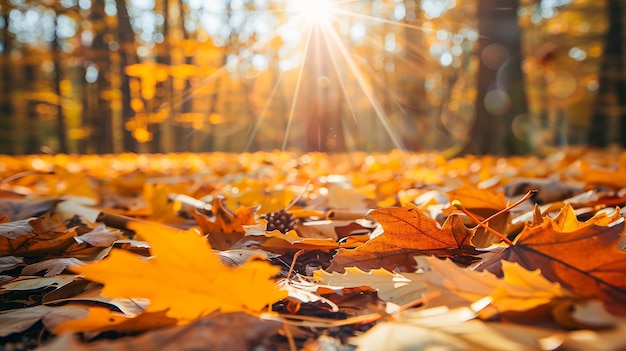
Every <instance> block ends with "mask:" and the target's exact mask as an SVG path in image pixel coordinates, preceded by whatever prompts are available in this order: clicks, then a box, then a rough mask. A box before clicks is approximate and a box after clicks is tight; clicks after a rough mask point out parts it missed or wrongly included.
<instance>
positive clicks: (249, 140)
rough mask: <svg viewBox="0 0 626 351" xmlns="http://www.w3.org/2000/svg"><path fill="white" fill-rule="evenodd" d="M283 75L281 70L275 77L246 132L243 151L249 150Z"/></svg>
mask: <svg viewBox="0 0 626 351" xmlns="http://www.w3.org/2000/svg"><path fill="white" fill-rule="evenodd" d="M284 75H285V72H282V71H281V72H280V74H279V76H278V79H276V82H275V83H274V85H273V86H272V91H271V92H270V94H269V96H268V98H267V101H266V102H265V104H264V105H263V109H262V110H261V113H260V114H259V117H258V118H257V120H256V122H255V123H254V126H253V127H252V129H251V130H250V131H249V132H248V135H247V141H246V145H245V146H244V151H245V152H248V151H250V147H251V146H252V139H254V138H255V137H256V134H257V132H258V131H259V128H260V127H261V123H262V122H263V121H264V120H265V118H266V115H267V111H268V110H269V107H270V104H271V103H272V101H274V98H275V96H276V92H277V91H278V87H279V86H280V84H281V83H282V80H283V76H284Z"/></svg>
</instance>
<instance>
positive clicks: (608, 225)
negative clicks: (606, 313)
mask: <svg viewBox="0 0 626 351" xmlns="http://www.w3.org/2000/svg"><path fill="white" fill-rule="evenodd" d="M623 232H624V220H623V218H622V217H621V215H620V213H619V211H615V213H613V214H612V215H607V214H606V213H600V214H598V215H596V216H594V217H593V218H591V219H590V220H588V221H586V222H579V221H578V219H577V218H576V214H575V213H574V209H573V208H572V207H571V206H570V205H566V206H564V207H563V208H562V209H561V212H560V213H559V215H558V216H557V217H556V218H554V219H552V218H550V217H547V216H546V217H543V218H542V217H541V214H540V212H539V210H538V209H536V211H535V220H534V222H533V223H531V224H527V225H526V226H525V228H524V229H523V230H522V232H521V233H520V234H519V235H518V236H517V238H516V239H515V241H514V243H515V245H514V246H511V247H509V248H507V249H505V250H504V251H502V252H500V253H498V254H495V255H493V254H492V255H491V256H486V257H485V261H484V263H483V265H481V267H482V269H486V270H489V271H491V272H494V273H496V274H500V273H501V266H502V260H507V261H511V262H518V263H519V264H520V265H521V266H523V267H524V268H526V269H528V270H536V269H540V270H541V272H542V274H543V275H544V276H545V277H546V278H548V279H549V280H551V281H553V282H559V283H561V284H562V285H563V286H564V287H566V288H568V289H570V290H571V291H573V292H574V293H576V294H579V295H582V296H587V297H594V298H599V299H601V300H603V301H604V302H605V304H606V306H607V309H609V310H610V311H612V312H614V313H619V314H622V315H626V253H625V252H623V251H620V250H619V249H618V248H617V241H618V240H619V238H620V236H621V235H622V233H623Z"/></svg>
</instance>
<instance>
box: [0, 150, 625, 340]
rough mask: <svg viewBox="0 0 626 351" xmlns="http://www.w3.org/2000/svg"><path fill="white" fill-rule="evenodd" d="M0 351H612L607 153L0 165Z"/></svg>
mask: <svg viewBox="0 0 626 351" xmlns="http://www.w3.org/2000/svg"><path fill="white" fill-rule="evenodd" d="M0 178H1V179H2V180H1V183H0V191H1V193H0V308H1V309H2V311H1V312H0V345H1V348H2V349H4V350H22V349H33V348H37V347H39V348H40V349H42V350H105V349H106V350H117V349H120V350H122V349H144V350H149V349H161V350H181V349H192V348H193V349H196V348H199V347H201V348H202V349H208V350H226V349H228V350H245V349H255V350H296V349H303V350H354V349H356V350H381V349H385V350H406V349H421V348H426V347H433V348H437V349H441V350H458V349H463V350H501V349H507V350H554V349H563V350H593V349H597V350H611V349H614V350H618V349H624V348H626V339H625V338H624V337H623V335H624V333H626V319H625V318H624V317H625V316H626V253H624V252H623V251H622V250H623V249H624V247H625V246H626V240H625V239H624V231H625V229H624V213H625V212H624V211H623V210H622V209H621V208H622V207H624V205H625V204H626V153H622V152H621V151H618V150H588V149H576V150H565V151H561V152H558V153H555V154H554V155H551V156H549V157H546V158H537V157H511V158H498V157H489V156H485V157H475V156H466V157H462V158H456V159H451V160H447V159H444V158H443V157H442V156H440V155H438V154H411V153H405V152H399V151H396V152H391V153H387V154H364V153H353V154H346V155H326V154H318V153H310V154H304V155H302V154H295V153H288V152H273V153H254V154H223V153H211V154H170V155H135V154H120V155H109V156H68V155H55V156H49V155H38V156H20V157H10V156H0Z"/></svg>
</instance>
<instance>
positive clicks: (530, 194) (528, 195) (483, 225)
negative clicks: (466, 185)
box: [451, 189, 537, 246]
mask: <svg viewBox="0 0 626 351" xmlns="http://www.w3.org/2000/svg"><path fill="white" fill-rule="evenodd" d="M536 193H537V190H535V189H533V190H530V191H528V192H527V193H526V195H524V196H523V197H522V198H521V199H519V200H517V201H515V203H513V204H512V205H509V206H507V207H505V208H503V209H502V210H500V211H498V212H496V213H494V214H492V215H491V216H489V217H487V218H485V219H484V220H482V221H481V220H479V219H478V218H476V217H475V216H474V215H473V214H471V213H470V212H469V211H468V210H467V209H466V208H465V207H464V206H463V203H461V201H459V200H456V199H455V200H452V203H451V204H452V206H454V207H456V208H457V209H459V210H461V211H462V212H463V213H465V215H466V216H467V217H469V218H470V219H471V220H472V221H474V222H475V223H476V225H477V226H479V227H481V228H483V229H485V230H486V231H488V232H490V233H492V234H494V235H495V236H497V237H499V238H500V239H502V241H504V242H505V243H506V244H507V245H509V246H514V245H515V244H514V243H513V242H512V241H511V240H510V239H509V238H507V237H506V235H504V234H502V233H500V232H499V231H497V230H495V229H493V228H491V227H489V221H491V220H492V219H494V218H495V217H497V216H499V215H501V214H503V213H504V212H507V211H510V210H511V209H512V208H514V207H517V206H519V205H520V204H521V203H522V202H524V201H526V200H528V199H530V198H531V197H533V195H535V194H536Z"/></svg>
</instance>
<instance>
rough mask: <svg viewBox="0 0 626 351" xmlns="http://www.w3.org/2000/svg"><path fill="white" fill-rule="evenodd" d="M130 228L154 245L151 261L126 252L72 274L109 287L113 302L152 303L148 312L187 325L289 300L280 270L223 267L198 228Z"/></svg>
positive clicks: (253, 264) (251, 264)
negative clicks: (277, 281) (138, 299)
mask: <svg viewBox="0 0 626 351" xmlns="http://www.w3.org/2000/svg"><path fill="white" fill-rule="evenodd" d="M128 226H129V228H130V229H132V230H134V231H135V232H137V234H138V235H140V236H141V237H142V238H144V239H145V240H146V241H147V242H148V243H149V244H150V251H151V254H152V255H153V256H154V257H153V258H151V259H146V258H145V257H141V256H138V255H135V254H131V253H129V252H126V251H123V250H113V251H112V252H111V253H110V254H109V257H108V258H106V259H104V260H102V261H100V262H97V263H92V264H88V265H85V266H77V267H72V268H71V269H72V270H73V271H75V272H77V273H79V274H81V275H83V276H84V277H85V278H87V279H89V280H92V281H96V282H99V283H102V284H104V288H103V290H102V294H103V295H105V296H108V297H126V298H133V297H135V298H136V297H142V298H147V299H149V300H150V305H149V306H148V307H147V309H146V312H159V311H167V312H166V314H167V316H168V317H170V318H175V319H177V320H179V321H180V322H181V323H185V322H188V321H190V320H193V319H195V318H198V317H200V316H206V315H208V314H211V313H212V312H215V311H217V310H220V311H222V312H233V311H254V312H258V311H261V310H262V309H263V308H265V307H266V306H267V305H268V304H272V303H274V302H276V301H278V300H280V299H282V298H284V297H286V295H287V294H286V292H284V291H280V290H278V289H277V288H276V287H275V284H274V281H273V280H272V278H273V277H274V276H275V275H276V274H277V273H278V271H279V268H278V267H274V266H272V265H270V264H269V263H267V262H265V261H260V260H250V261H248V262H246V263H244V264H243V265H241V266H238V267H229V266H227V265H225V264H223V263H222V262H221V261H220V259H219V258H218V257H217V255H215V254H214V253H213V251H212V249H211V247H210V246H209V244H208V243H207V241H206V238H204V237H203V236H202V235H200V233H199V231H198V230H197V228H192V229H190V230H187V231H180V230H176V229H173V228H169V227H166V226H161V225H157V224H152V223H144V222H131V223H129V224H128Z"/></svg>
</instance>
